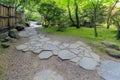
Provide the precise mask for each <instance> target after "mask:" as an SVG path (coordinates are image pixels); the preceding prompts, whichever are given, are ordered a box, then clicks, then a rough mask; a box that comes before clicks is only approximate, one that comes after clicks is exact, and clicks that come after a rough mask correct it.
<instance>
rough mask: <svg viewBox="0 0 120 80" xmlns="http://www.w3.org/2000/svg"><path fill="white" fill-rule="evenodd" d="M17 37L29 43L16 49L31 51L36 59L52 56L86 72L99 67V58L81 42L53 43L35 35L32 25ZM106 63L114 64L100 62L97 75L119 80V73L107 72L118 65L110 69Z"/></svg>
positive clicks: (110, 79)
mask: <svg viewBox="0 0 120 80" xmlns="http://www.w3.org/2000/svg"><path fill="white" fill-rule="evenodd" d="M19 35H20V36H21V37H28V38H29V41H28V42H26V43H24V44H21V45H18V46H17V47H16V49H17V50H20V51H24V52H27V51H31V52H33V53H34V54H38V57H39V58H40V59H41V60H42V59H49V58H51V57H52V56H58V57H59V58H60V59H61V60H63V61H64V60H69V61H71V62H73V63H75V64H76V65H79V66H80V67H83V68H84V69H86V70H95V69H98V68H97V67H98V66H100V63H101V62H102V61H101V60H100V57H99V56H98V55H96V54H95V53H94V52H93V51H92V49H91V48H90V47H88V46H87V45H86V44H84V43H83V42H81V41H77V42H74V43H62V42H59V41H53V40H51V39H50V38H48V37H45V35H43V34H37V31H36V30H35V28H34V24H32V27H27V28H26V29H25V31H22V32H20V33H19ZM106 63H109V65H111V64H114V62H113V63H112V62H111V61H104V62H102V64H101V66H100V68H99V69H98V74H99V75H100V76H102V77H103V78H104V79H106V80H119V78H120V77H119V75H120V71H119V72H117V73H114V71H112V73H111V71H109V70H110V69H112V68H113V69H114V67H115V66H117V65H119V66H120V64H117V63H116V65H114V66H112V67H111V66H110V67H107V65H106ZM106 68H107V69H106ZM109 68H110V69H109ZM114 70H115V69H114ZM119 70H120V69H119ZM43 72H44V71H43ZM45 72H49V71H45ZM115 72H116V71H115ZM36 75H38V74H36ZM111 75H112V76H111ZM116 77H118V78H116ZM34 80H40V77H37V79H36V78H35V79H34ZM56 80H59V79H56ZM60 80H63V79H60Z"/></svg>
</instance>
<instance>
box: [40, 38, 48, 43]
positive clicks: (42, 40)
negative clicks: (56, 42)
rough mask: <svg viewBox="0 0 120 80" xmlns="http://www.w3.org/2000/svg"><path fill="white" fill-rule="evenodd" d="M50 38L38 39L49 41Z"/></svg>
mask: <svg viewBox="0 0 120 80" xmlns="http://www.w3.org/2000/svg"><path fill="white" fill-rule="evenodd" d="M49 40H50V38H42V39H40V40H39V41H40V42H44V41H49Z"/></svg>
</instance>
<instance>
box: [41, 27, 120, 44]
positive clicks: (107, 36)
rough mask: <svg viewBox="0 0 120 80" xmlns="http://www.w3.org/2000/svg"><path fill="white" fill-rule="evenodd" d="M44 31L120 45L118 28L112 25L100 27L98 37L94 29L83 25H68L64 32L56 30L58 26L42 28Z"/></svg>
mask: <svg viewBox="0 0 120 80" xmlns="http://www.w3.org/2000/svg"><path fill="white" fill-rule="evenodd" d="M42 30H43V31H46V32H49V33H53V34H57V35H63V36H76V37H79V38H83V39H87V40H89V41H92V42H96V43H101V42H102V41H110V42H115V43H117V44H118V45H119V46H120V41H119V40H116V33H117V31H116V29H115V27H111V28H110V29H106V28H105V27H98V28H97V30H98V37H95V36H94V29H93V28H87V27H81V28H80V29H76V28H74V27H68V28H66V30H65V31H64V32H58V31H56V30H57V28H56V27H49V28H42Z"/></svg>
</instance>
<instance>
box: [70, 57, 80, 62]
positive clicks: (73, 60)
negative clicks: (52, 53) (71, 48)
mask: <svg viewBox="0 0 120 80" xmlns="http://www.w3.org/2000/svg"><path fill="white" fill-rule="evenodd" d="M80 59H81V58H80V57H75V58H73V59H71V60H70V61H72V62H74V63H77V62H79V61H80Z"/></svg>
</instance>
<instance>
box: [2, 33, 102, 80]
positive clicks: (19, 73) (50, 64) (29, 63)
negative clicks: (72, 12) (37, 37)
mask: <svg viewBox="0 0 120 80" xmlns="http://www.w3.org/2000/svg"><path fill="white" fill-rule="evenodd" d="M43 34H45V35H46V36H48V37H50V38H51V39H54V40H58V41H61V42H75V41H78V40H79V39H78V38H74V37H62V36H55V35H51V34H49V33H43ZM27 41H28V39H27V38H21V39H20V40H19V41H17V42H16V43H13V45H11V47H10V48H9V49H7V56H8V57H9V59H8V60H7V61H8V62H6V64H8V65H9V67H8V70H7V72H6V74H5V78H4V79H3V80H33V78H34V76H35V74H36V73H37V72H39V71H42V70H53V71H55V72H57V73H58V74H60V75H61V76H62V77H63V78H64V80H104V79H102V78H101V77H100V76H98V74H97V72H96V70H95V71H87V70H85V69H83V68H81V67H80V66H78V65H75V64H73V63H72V62H70V61H62V60H61V59H59V58H58V57H57V56H53V57H51V58H50V59H48V60H40V59H39V57H38V55H36V54H33V53H32V52H26V53H24V52H21V51H17V50H16V49H15V47H16V46H17V45H19V44H22V43H24V42H27ZM6 59H7V58H6Z"/></svg>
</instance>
